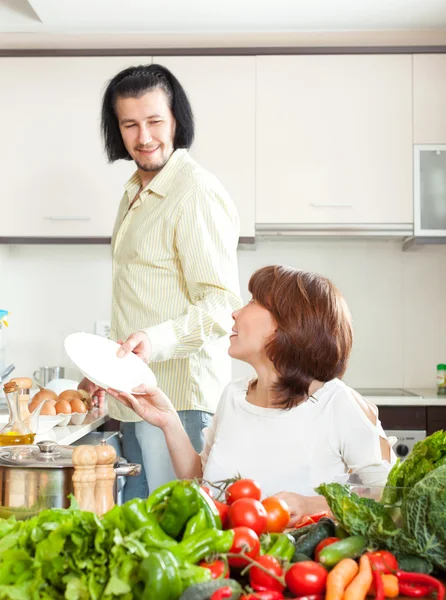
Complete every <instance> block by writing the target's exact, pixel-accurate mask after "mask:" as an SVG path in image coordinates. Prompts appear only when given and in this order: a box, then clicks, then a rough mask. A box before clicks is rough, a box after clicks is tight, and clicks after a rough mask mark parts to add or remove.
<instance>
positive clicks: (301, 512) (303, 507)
mask: <svg viewBox="0 0 446 600" xmlns="http://www.w3.org/2000/svg"><path fill="white" fill-rule="evenodd" d="M274 496H277V497H278V498H282V500H285V502H286V503H287V504H288V508H289V509H290V515H291V517H290V521H289V523H288V527H294V525H295V524H296V523H297V521H298V520H299V519H301V518H302V517H303V516H305V515H308V514H310V512H311V510H309V509H308V502H307V501H308V500H310V498H309V497H308V496H301V495H300V494H294V493H293V492H279V493H278V494H274Z"/></svg>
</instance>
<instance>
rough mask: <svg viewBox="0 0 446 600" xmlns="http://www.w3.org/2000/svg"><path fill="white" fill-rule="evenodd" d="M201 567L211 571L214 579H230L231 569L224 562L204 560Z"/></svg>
mask: <svg viewBox="0 0 446 600" xmlns="http://www.w3.org/2000/svg"><path fill="white" fill-rule="evenodd" d="M199 566H200V567H204V568H205V569H209V571H210V572H211V577H212V579H227V578H228V577H229V569H228V567H227V565H226V563H225V561H224V560H214V561H213V562H206V561H205V560H202V561H201V563H199Z"/></svg>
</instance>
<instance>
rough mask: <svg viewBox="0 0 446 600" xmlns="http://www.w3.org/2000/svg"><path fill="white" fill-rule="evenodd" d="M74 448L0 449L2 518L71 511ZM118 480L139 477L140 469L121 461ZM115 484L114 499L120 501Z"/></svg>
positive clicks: (44, 444) (45, 445) (47, 445)
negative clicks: (48, 509)
mask: <svg viewBox="0 0 446 600" xmlns="http://www.w3.org/2000/svg"><path fill="white" fill-rule="evenodd" d="M73 450H74V447H72V446H58V445H57V444H56V442H52V441H45V442H39V443H38V444H36V445H31V446H4V447H2V448H0V517H1V518H4V519H7V518H8V517H10V516H11V515H14V516H15V517H16V519H28V518H30V517H33V516H34V515H36V514H38V513H39V512H40V511H42V510H45V509H46V508H68V507H69V505H70V500H69V498H68V496H69V494H73V495H74V487H73V481H72V478H73V473H74V467H73V461H72V457H71V455H72V452H73ZM114 470H115V473H116V475H117V477H122V476H126V477H128V476H131V475H139V473H140V472H141V465H138V464H133V463H127V462H126V461H125V460H124V459H122V458H118V460H117V461H116V462H115V465H114ZM117 489H118V486H117V483H116V481H115V489H114V497H115V501H116V499H117Z"/></svg>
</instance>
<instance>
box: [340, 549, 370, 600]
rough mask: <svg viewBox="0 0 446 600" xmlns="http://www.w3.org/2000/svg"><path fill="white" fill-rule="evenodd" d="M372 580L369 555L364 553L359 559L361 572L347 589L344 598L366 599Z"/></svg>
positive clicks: (345, 599)
mask: <svg viewBox="0 0 446 600" xmlns="http://www.w3.org/2000/svg"><path fill="white" fill-rule="evenodd" d="M372 580H373V576H372V567H371V565H370V560H369V557H368V556H366V555H365V554H363V555H362V556H361V558H360V559H359V573H358V574H357V575H356V577H355V578H354V579H353V581H352V582H351V583H350V585H349V586H348V587H347V589H346V590H345V593H344V600H365V597H366V596H367V592H368V591H369V587H370V584H371V583H372Z"/></svg>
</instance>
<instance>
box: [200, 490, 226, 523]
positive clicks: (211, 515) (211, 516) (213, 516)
mask: <svg viewBox="0 0 446 600" xmlns="http://www.w3.org/2000/svg"><path fill="white" fill-rule="evenodd" d="M194 485H196V487H197V491H198V502H199V505H200V506H201V508H203V509H204V511H205V513H206V518H207V522H208V527H210V528H214V529H221V519H220V513H219V512H218V508H217V507H216V506H215V503H214V501H213V500H212V498H210V497H209V496H208V494H206V492H205V491H204V490H202V489H201V487H199V486H198V485H197V484H194Z"/></svg>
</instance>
